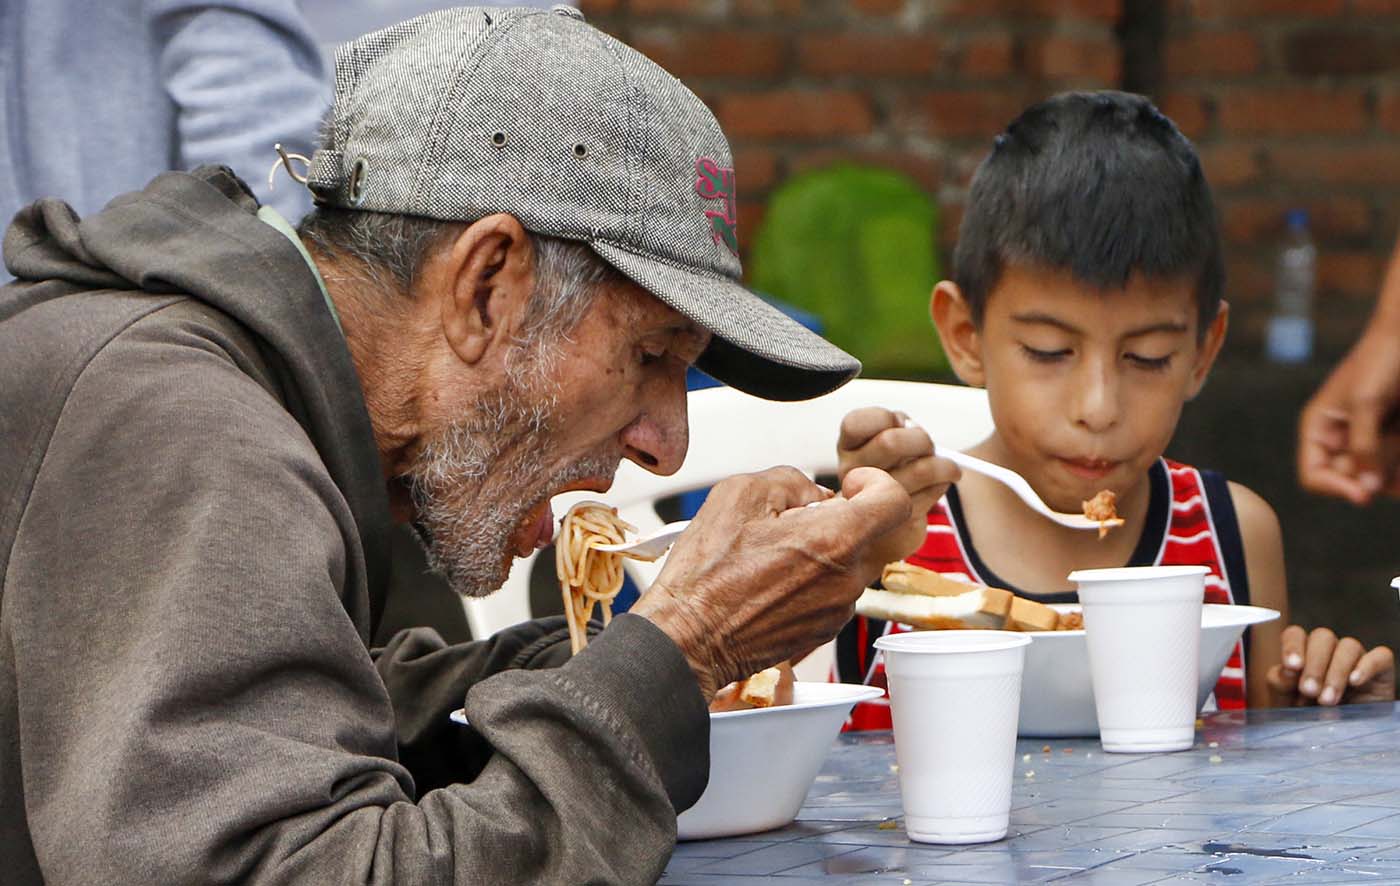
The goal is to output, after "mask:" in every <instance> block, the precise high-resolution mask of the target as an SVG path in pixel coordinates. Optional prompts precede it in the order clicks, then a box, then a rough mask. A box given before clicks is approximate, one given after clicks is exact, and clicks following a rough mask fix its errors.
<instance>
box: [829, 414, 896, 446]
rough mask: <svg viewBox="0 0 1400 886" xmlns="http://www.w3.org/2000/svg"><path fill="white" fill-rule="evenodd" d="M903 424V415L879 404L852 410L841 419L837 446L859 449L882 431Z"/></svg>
mask: <svg viewBox="0 0 1400 886" xmlns="http://www.w3.org/2000/svg"><path fill="white" fill-rule="evenodd" d="M903 424H904V419H903V418H902V417H901V416H899V415H896V414H895V413H893V412H890V411H889V410H888V409H883V408H881V407H879V406H867V407H865V408H863V409H855V410H852V411H851V412H848V413H846V417H845V418H843V419H842V420H841V432H840V435H839V436H838V437H837V438H836V448H837V449H839V450H842V451H846V452H849V451H852V450H855V449H859V448H861V447H862V446H864V445H865V444H866V443H868V442H869V441H870V440H871V438H873V437H874V436H875V435H876V434H878V433H880V432H881V431H883V430H887V429H889V428H898V427H902V426H903Z"/></svg>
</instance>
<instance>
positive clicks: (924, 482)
mask: <svg viewBox="0 0 1400 886" xmlns="http://www.w3.org/2000/svg"><path fill="white" fill-rule="evenodd" d="M890 476H891V477H894V478H895V479H896V480H898V481H899V485H900V486H903V487H904V488H905V490H906V491H907V492H908V493H909V495H910V496H911V497H913V496H918V495H920V494H922V493H926V492H930V491H932V490H934V489H935V488H938V489H944V488H946V487H947V486H948V484H950V483H956V482H957V481H958V478H959V477H961V476H962V471H961V469H960V468H959V467H958V466H957V465H955V464H953V463H952V462H950V461H948V459H946V458H939V457H937V456H934V455H928V456H924V457H923V458H917V459H915V460H913V461H908V462H905V463H904V464H902V465H900V466H899V467H898V468H895V469H894V470H893V471H890Z"/></svg>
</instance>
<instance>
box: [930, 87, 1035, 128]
mask: <svg viewBox="0 0 1400 886" xmlns="http://www.w3.org/2000/svg"><path fill="white" fill-rule="evenodd" d="M1028 104H1030V102H1027V101H1025V100H1023V99H1022V98H1021V97H1019V96H1017V95H1015V94H1013V93H1008V92H1006V91H994V92H990V91H989V92H958V91H951V90H950V91H941V92H932V93H928V94H927V95H925V96H924V97H923V98H922V100H919V101H916V103H915V113H916V114H917V113H922V116H923V120H924V122H926V124H927V126H928V129H929V131H930V133H932V134H933V135H936V136H945V137H946V136H984V137H986V138H991V137H992V136H994V135H996V134H997V133H998V132H1001V131H1002V130H1003V129H1005V128H1006V124H1008V123H1010V122H1011V121H1012V120H1013V119H1015V118H1016V115H1017V114H1019V113H1021V111H1022V110H1024V109H1025V107H1026V106H1027V105H1028Z"/></svg>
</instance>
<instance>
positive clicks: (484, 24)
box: [309, 8, 860, 400]
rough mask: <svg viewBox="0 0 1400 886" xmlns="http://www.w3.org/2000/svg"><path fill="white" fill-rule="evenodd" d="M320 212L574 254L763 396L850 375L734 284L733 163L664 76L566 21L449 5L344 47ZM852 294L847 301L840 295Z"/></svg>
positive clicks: (704, 360) (797, 395)
mask: <svg viewBox="0 0 1400 886" xmlns="http://www.w3.org/2000/svg"><path fill="white" fill-rule="evenodd" d="M335 68H336V71H335V81H336V82H335V107H334V110H333V113H332V118H331V122H330V127H329V129H328V133H327V135H326V143H325V144H324V145H323V146H322V148H321V150H318V151H317V152H316V154H315V156H314V157H313V159H312V168H311V174H310V181H309V186H310V187H311V190H312V192H313V193H314V194H315V195H316V198H317V200H318V201H319V202H322V203H329V204H333V205H336V206H343V207H347V208H355V209H364V210H374V211H377V212H393V213H403V214H407V215H418V216H426V217H428V218H436V219H443V220H454V221H475V220H476V219H479V218H483V217H485V216H487V215H490V214H492V213H495V212H507V213H510V214H511V215H514V216H515V217H516V218H518V219H519V220H520V223H521V224H522V225H524V226H525V228H526V229H527V230H530V231H533V232H535V233H538V234H546V235H552V236H556V237H565V238H569V239H573V240H581V241H583V242H586V243H587V244H588V245H589V246H590V247H592V249H593V250H594V251H595V252H596V253H597V254H598V255H600V256H602V258H603V259H605V260H606V261H607V262H608V263H610V264H611V265H613V266H614V267H615V268H617V269H618V270H619V271H621V272H622V273H623V274H625V275H626V276H627V277H629V278H631V279H632V280H634V281H635V282H636V283H637V284H638V285H640V286H642V287H644V288H645V289H647V290H648V291H649V292H651V293H652V294H653V295H655V296H656V297H657V298H659V299H661V301H663V302H665V303H666V304H668V305H670V306H671V307H672V308H675V309H676V310H677V311H679V312H680V313H682V314H684V315H685V316H687V317H689V318H690V319H691V320H693V321H695V322H696V323H698V324H700V325H701V326H704V327H705V328H706V329H708V330H710V331H711V332H712V333H714V338H713V341H712V343H711V345H710V347H709V348H708V349H707V350H706V352H705V354H704V355H703V356H702V357H701V359H700V362H699V366H700V368H701V369H703V370H705V371H706V372H708V373H710V374H711V375H713V376H715V377H716V378H718V379H720V380H721V381H724V382H727V383H729V384H731V385H733V386H734V387H736V388H739V389H740V390H744V391H747V392H749V393H752V394H756V395H758V396H761V397H766V398H768V399H775V400H800V399H805V398H808V397H815V396H818V395H820V394H824V393H826V392H828V391H831V390H834V389H835V388H837V387H840V386H841V385H842V384H844V383H845V382H846V381H848V380H849V379H851V378H852V377H854V376H855V375H856V373H857V372H859V371H860V363H859V362H858V361H857V360H856V359H855V358H854V357H851V356H850V355H849V354H846V353H845V352H844V351H842V350H840V349H839V348H837V347H835V346H834V345H832V344H830V343H829V342H827V341H825V340H824V339H822V338H821V337H820V336H817V335H815V334H813V333H811V332H809V331H808V330H806V329H805V328H803V327H802V326H801V325H800V324H798V323H796V322H795V321H793V320H791V319H790V318H788V317H787V316H785V315H784V314H783V313H782V312H781V311H778V310H776V309H775V308H773V307H771V306H769V305H768V304H766V303H765V302H764V301H763V300H762V299H760V298H758V297H757V296H755V295H754V294H753V293H751V292H749V291H748V290H747V289H745V288H744V287H743V286H742V285H740V283H739V282H738V281H739V278H740V274H741V269H740V266H739V258H738V255H737V251H736V250H737V243H736V241H735V239H734V226H735V223H736V221H737V219H736V216H735V202H734V174H733V168H734V162H733V160H732V159H731V157H730V153H729V144H728V142H727V141H726V140H725V138H724V133H723V132H721V131H720V128H719V124H718V123H716V122H715V118H714V116H713V115H712V114H711V113H710V112H709V110H708V109H707V108H706V107H705V105H704V104H703V103H702V102H701V101H700V100H699V99H698V98H697V97H696V96H695V94H694V93H692V92H691V91H690V90H689V89H687V88H686V87H685V86H684V85H682V84H681V83H680V81H678V80H676V79H675V78H674V77H672V76H671V75H670V74H667V73H666V72H665V71H664V70H662V69H661V68H660V67H659V66H657V65H656V64H655V63H653V62H652V61H650V60H649V59H647V58H646V57H645V56H643V55H642V54H641V53H639V52H637V51H636V50H634V49H632V48H630V47H628V46H626V45H624V44H622V43H620V42H618V41H617V40H614V39H613V38H611V37H609V36H608V35H606V34H604V33H602V32H601V31H599V30H597V29H596V28H593V27H591V26H589V25H588V24H586V23H585V22H583V21H582V19H581V16H579V15H578V13H577V12H576V11H574V10H571V9H570V10H558V11H552V12H546V11H542V10H538V9H499V8H463V9H448V10H443V11H440V12H433V13H429V14H427V15H423V16H420V17H418V18H415V19H412V20H410V21H407V22H404V23H402V24H399V25H394V26H393V27H390V28H386V29H384V30H382V31H378V32H375V33H373V34H368V35H366V36H364V37H361V38H360V39H358V40H355V41H353V42H351V43H348V44H346V45H345V46H343V47H342V48H341V49H340V51H339V52H338V53H337V55H336V65H335ZM853 295H854V294H853Z"/></svg>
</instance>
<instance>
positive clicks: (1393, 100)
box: [1376, 92, 1400, 132]
mask: <svg viewBox="0 0 1400 886" xmlns="http://www.w3.org/2000/svg"><path fill="white" fill-rule="evenodd" d="M1376 122H1378V123H1379V124H1380V125H1381V128H1382V129H1385V130H1386V131H1388V132H1400V92H1387V93H1383V94H1382V95H1381V97H1380V98H1379V99H1378V100H1377V102H1376Z"/></svg>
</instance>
